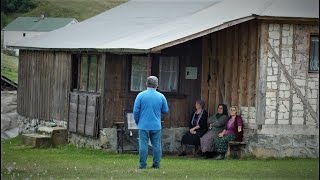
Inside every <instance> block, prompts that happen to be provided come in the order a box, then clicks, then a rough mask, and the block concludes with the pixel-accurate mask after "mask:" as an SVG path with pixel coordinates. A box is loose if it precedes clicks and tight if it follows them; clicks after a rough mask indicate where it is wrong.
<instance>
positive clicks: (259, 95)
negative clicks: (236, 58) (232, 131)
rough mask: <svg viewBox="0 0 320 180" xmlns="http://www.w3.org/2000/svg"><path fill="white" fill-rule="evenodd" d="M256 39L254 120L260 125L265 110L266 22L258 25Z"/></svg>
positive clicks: (262, 121)
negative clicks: (257, 44)
mask: <svg viewBox="0 0 320 180" xmlns="http://www.w3.org/2000/svg"><path fill="white" fill-rule="evenodd" d="M258 28H259V30H258V40H259V47H258V48H257V49H258V50H260V53H259V56H258V57H257V58H258V59H257V62H258V65H257V72H258V73H257V74H258V75H257V79H256V82H257V90H256V122H257V124H258V125H262V124H264V122H265V119H266V118H265V112H266V81H267V80H266V79H267V65H268V47H267V43H268V24H266V23H262V24H260V23H259V25H258Z"/></svg>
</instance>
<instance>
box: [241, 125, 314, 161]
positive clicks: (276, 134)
mask: <svg viewBox="0 0 320 180" xmlns="http://www.w3.org/2000/svg"><path fill="white" fill-rule="evenodd" d="M247 150H248V152H250V154H252V155H254V156H255V157H258V158H267V157H310V158H317V157H319V133H318V128H315V127H309V126H303V125H291V126H288V125H278V126H274V125H263V126H262V129H260V130H257V134H255V135H253V136H252V137H250V141H249V144H248V145H247Z"/></svg>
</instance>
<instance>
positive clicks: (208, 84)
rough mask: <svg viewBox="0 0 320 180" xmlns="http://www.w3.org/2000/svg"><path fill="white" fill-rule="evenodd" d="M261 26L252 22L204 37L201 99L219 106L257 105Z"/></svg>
mask: <svg viewBox="0 0 320 180" xmlns="http://www.w3.org/2000/svg"><path fill="white" fill-rule="evenodd" d="M257 33H258V26H257V22H256V21H255V20H251V21H248V22H245V23H242V24H239V25H235V26H232V27H229V28H227V29H224V30H221V31H218V32H215V33H212V34H209V35H206V36H204V37H203V38H202V40H203V41H202V43H203V44H202V47H203V48H202V62H203V63H202V70H203V71H202V85H201V97H202V98H203V99H204V100H205V101H206V102H207V103H208V106H209V112H210V114H212V113H215V112H216V108H217V105H218V104H219V103H224V104H226V105H227V106H231V105H235V106H238V107H253V106H255V100H256V99H255V96H256V71H257V70H256V69H257V49H258V34H257Z"/></svg>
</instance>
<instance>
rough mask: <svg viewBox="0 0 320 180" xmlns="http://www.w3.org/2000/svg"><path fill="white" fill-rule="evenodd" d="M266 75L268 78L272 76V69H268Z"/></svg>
mask: <svg viewBox="0 0 320 180" xmlns="http://www.w3.org/2000/svg"><path fill="white" fill-rule="evenodd" d="M268 75H269V76H272V75H273V70H272V68H268Z"/></svg>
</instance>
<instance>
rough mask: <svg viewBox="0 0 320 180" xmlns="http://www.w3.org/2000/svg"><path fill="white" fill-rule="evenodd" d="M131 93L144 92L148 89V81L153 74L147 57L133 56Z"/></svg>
mask: <svg viewBox="0 0 320 180" xmlns="http://www.w3.org/2000/svg"><path fill="white" fill-rule="evenodd" d="M131 64H132V65H131V81H130V84H131V87H130V90H131V91H136V92H139V91H143V90H144V89H145V88H146V79H147V77H148V76H150V74H151V69H150V60H149V58H148V57H147V56H132V63H131Z"/></svg>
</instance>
